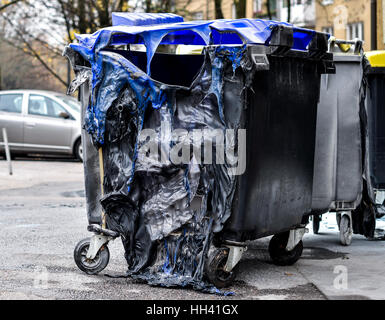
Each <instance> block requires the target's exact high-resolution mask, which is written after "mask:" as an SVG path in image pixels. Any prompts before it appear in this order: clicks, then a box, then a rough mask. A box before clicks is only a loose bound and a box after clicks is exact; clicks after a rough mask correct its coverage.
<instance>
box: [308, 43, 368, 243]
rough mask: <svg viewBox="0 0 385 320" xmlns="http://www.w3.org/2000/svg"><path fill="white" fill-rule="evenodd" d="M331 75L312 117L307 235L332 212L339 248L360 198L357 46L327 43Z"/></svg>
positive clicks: (347, 236) (359, 64)
mask: <svg viewBox="0 0 385 320" xmlns="http://www.w3.org/2000/svg"><path fill="white" fill-rule="evenodd" d="M329 50H330V52H332V53H333V59H334V61H335V66H336V73H335V74H325V75H322V77H321V93H320V101H319V105H318V111H317V112H318V113H317V132H316V149H315V160H314V179H313V196H312V214H313V218H312V219H313V230H314V233H318V228H319V222H320V220H321V214H322V213H325V212H328V211H335V212H337V221H338V222H339V224H340V226H341V228H340V239H341V243H342V244H345V245H348V244H350V241H351V236H352V218H351V210H353V209H355V208H356V207H357V206H358V204H359V203H360V201H361V196H362V188H363V187H362V171H363V169H362V159H363V150H362V143H361V123H360V121H361V120H360V108H362V106H363V105H362V102H363V95H362V92H361V89H362V85H363V67H362V60H363V52H362V42H361V41H359V40H356V41H343V40H336V39H331V40H329Z"/></svg>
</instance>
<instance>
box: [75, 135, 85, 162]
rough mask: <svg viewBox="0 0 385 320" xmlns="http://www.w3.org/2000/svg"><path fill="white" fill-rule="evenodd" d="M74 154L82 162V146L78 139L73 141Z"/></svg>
mask: <svg viewBox="0 0 385 320" xmlns="http://www.w3.org/2000/svg"><path fill="white" fill-rule="evenodd" d="M74 155H75V158H76V159H78V160H79V161H80V162H83V146H82V141H81V140H80V139H79V140H78V141H76V143H75V147H74Z"/></svg>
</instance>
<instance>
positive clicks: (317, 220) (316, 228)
mask: <svg viewBox="0 0 385 320" xmlns="http://www.w3.org/2000/svg"><path fill="white" fill-rule="evenodd" d="M320 222H321V217H320V216H319V215H314V216H313V233H314V234H318V232H319V225H320Z"/></svg>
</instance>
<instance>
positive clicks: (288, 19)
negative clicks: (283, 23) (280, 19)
mask: <svg viewBox="0 0 385 320" xmlns="http://www.w3.org/2000/svg"><path fill="white" fill-rule="evenodd" d="M290 15H291V0H287V22H289V23H290V19H291V17H290Z"/></svg>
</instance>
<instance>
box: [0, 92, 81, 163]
mask: <svg viewBox="0 0 385 320" xmlns="http://www.w3.org/2000/svg"><path fill="white" fill-rule="evenodd" d="M2 128H6V129H7V135H8V142H9V146H10V150H11V154H12V155H15V154H28V153H39V154H65V155H72V156H75V157H76V158H78V159H79V160H81V161H82V160H83V151H82V145H81V141H80V136H81V127H80V104H79V103H78V101H77V100H76V99H74V98H72V97H69V96H66V95H64V94H62V93H57V92H52V91H40V90H39V91H38V90H10V91H0V154H4V142H3V136H2V130H1V129H2Z"/></svg>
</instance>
